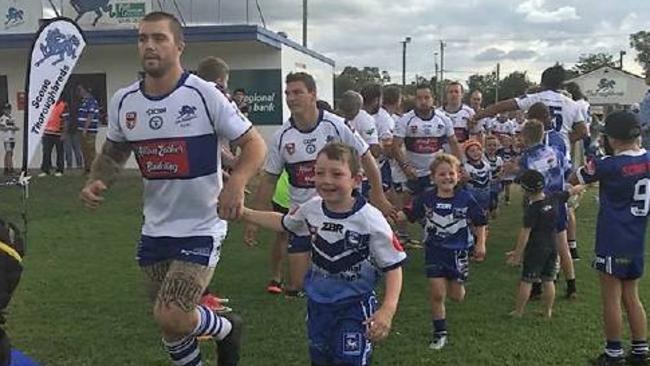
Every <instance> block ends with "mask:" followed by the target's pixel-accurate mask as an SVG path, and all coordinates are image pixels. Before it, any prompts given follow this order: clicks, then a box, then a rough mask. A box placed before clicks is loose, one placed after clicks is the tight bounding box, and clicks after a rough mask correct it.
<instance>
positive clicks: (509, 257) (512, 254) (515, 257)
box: [506, 250, 521, 267]
mask: <svg viewBox="0 0 650 366" xmlns="http://www.w3.org/2000/svg"><path fill="white" fill-rule="evenodd" d="M506 263H507V264H508V265H510V266H513V267H518V266H519V265H521V255H520V254H519V253H517V251H515V250H511V251H509V252H506Z"/></svg>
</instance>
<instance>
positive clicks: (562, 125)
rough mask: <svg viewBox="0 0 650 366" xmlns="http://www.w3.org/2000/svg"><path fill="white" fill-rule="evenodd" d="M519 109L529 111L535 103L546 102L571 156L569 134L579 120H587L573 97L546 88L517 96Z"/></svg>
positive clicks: (568, 155)
mask: <svg viewBox="0 0 650 366" xmlns="http://www.w3.org/2000/svg"><path fill="white" fill-rule="evenodd" d="M515 101H516V102H517V105H518V106H519V109H521V110H524V111H527V110H528V108H530V107H531V106H532V105H533V104H535V103H538V102H542V103H544V104H545V105H546V106H547V107H548V109H549V112H550V114H551V117H553V126H555V131H557V132H559V133H560V135H561V136H562V139H563V140H564V144H565V145H566V152H567V159H570V158H571V155H570V154H571V142H570V141H569V134H570V133H571V131H573V127H574V125H575V124H576V123H578V122H585V117H584V114H583V112H582V111H581V109H580V106H579V105H578V104H577V103H576V102H574V101H573V100H572V99H571V98H568V97H566V96H565V95H563V94H560V93H558V92H556V91H554V90H544V91H541V92H539V93H534V94H526V95H524V96H521V97H519V98H515Z"/></svg>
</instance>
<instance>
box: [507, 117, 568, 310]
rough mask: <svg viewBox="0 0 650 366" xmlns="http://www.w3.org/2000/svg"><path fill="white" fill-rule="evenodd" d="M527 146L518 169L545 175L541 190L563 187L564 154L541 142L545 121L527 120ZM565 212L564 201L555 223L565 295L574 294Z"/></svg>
mask: <svg viewBox="0 0 650 366" xmlns="http://www.w3.org/2000/svg"><path fill="white" fill-rule="evenodd" d="M521 135H522V138H523V140H524V144H525V145H526V148H525V149H524V150H523V152H522V154H521V158H520V159H519V167H520V169H521V171H522V172H523V171H525V170H528V169H532V170H536V171H538V172H540V173H542V175H543V176H544V180H545V182H546V185H545V186H544V193H546V194H547V195H550V194H553V193H555V192H562V191H564V185H565V181H564V175H565V172H566V170H567V166H568V163H567V160H566V156H565V155H563V154H562V153H561V152H559V151H558V150H557V149H555V148H553V147H550V146H547V145H544V143H543V139H544V125H543V124H542V122H540V121H538V120H529V121H527V122H526V123H524V126H523V128H522V131H521ZM566 228H567V213H566V204H562V205H560V206H559V213H558V220H557V225H556V232H557V250H558V255H559V256H560V266H561V268H562V272H563V273H564V277H565V279H566V297H567V298H569V299H573V298H575V297H576V293H577V289H576V281H575V270H574V267H573V261H572V259H571V253H570V251H569V245H568V243H567V236H566Z"/></svg>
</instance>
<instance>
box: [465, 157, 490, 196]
mask: <svg viewBox="0 0 650 366" xmlns="http://www.w3.org/2000/svg"><path fill="white" fill-rule="evenodd" d="M463 169H465V172H466V173H467V175H468V176H469V180H468V181H467V183H466V186H467V188H469V189H471V190H487V189H489V188H490V181H491V179H492V167H491V166H490V163H489V162H487V161H486V160H480V161H478V162H473V163H470V162H466V163H465V164H463Z"/></svg>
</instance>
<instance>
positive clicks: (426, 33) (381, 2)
mask: <svg viewBox="0 0 650 366" xmlns="http://www.w3.org/2000/svg"><path fill="white" fill-rule="evenodd" d="M185 1H190V2H191V0H185ZM197 1H198V0H194V2H195V3H196V2H197ZM210 2H211V3H213V4H215V3H216V5H212V6H214V7H220V9H221V15H220V16H218V17H219V20H220V21H221V22H224V23H241V22H245V21H246V15H245V14H246V10H245V9H246V2H247V1H246V0H216V1H214V0H211V1H210ZM219 2H220V3H221V4H220V5H219V4H218V3H219ZM248 2H249V13H248V14H249V15H248V19H249V22H251V23H259V22H260V17H259V15H258V14H259V13H258V11H257V8H256V4H255V0H249V1H248ZM258 2H259V5H260V8H261V10H262V14H263V16H264V18H265V21H266V26H267V27H268V28H269V29H270V30H273V31H283V32H286V33H287V34H288V35H289V38H291V39H293V40H295V41H297V42H301V40H302V0H258ZM193 6H195V7H196V6H200V5H196V4H194V5H193ZM217 11H218V10H217V9H216V8H215V12H217ZM308 13H309V18H308V19H309V22H308V24H309V28H308V46H309V48H311V49H313V50H315V51H317V52H319V53H322V54H324V55H326V56H328V57H330V58H332V59H334V60H335V62H336V71H337V72H340V71H341V70H342V69H343V67H345V66H348V65H351V66H357V67H363V66H377V67H379V68H380V69H381V70H387V71H389V73H390V75H391V76H392V78H393V81H395V82H399V81H400V80H401V72H402V71H401V70H402V44H401V43H400V41H402V40H404V39H405V37H407V36H409V37H411V42H410V43H409V44H408V45H407V61H406V64H407V82H408V81H409V80H413V78H414V76H415V75H416V74H417V75H424V76H426V77H431V76H432V75H433V72H434V68H435V66H434V65H435V61H434V60H435V58H436V55H435V52H439V47H440V40H444V42H445V44H446V47H445V65H444V67H445V69H446V71H445V77H446V78H449V79H454V80H461V81H464V80H466V79H467V77H468V76H469V75H471V74H473V73H477V72H481V73H486V72H490V71H492V70H495V69H496V64H497V62H498V63H500V64H501V75H503V76H505V75H507V74H508V73H510V72H512V71H527V72H528V74H529V76H530V78H531V80H533V81H538V80H539V75H540V74H541V71H542V70H543V69H544V68H546V67H548V66H551V65H553V64H554V63H555V62H561V63H563V64H564V65H565V66H566V67H567V68H570V67H571V66H573V64H574V63H575V62H576V61H577V59H578V57H579V56H580V55H581V54H588V53H596V52H608V53H612V54H614V55H615V56H616V59H617V60H618V55H619V51H621V50H623V51H626V52H627V54H626V55H625V56H624V62H623V65H624V69H626V70H627V71H631V72H634V73H637V74H641V73H642V70H641V67H640V66H639V65H638V63H636V62H635V61H634V57H635V56H636V55H635V53H634V51H633V50H632V49H631V48H630V46H629V34H631V33H634V32H636V31H638V30H643V29H644V27H643V25H642V20H643V19H644V18H645V17H644V15H647V14H650V1H648V0H615V1H610V0H574V1H568V0H565V1H560V0H523V1H514V0H455V1H450V0H399V1H395V0H308ZM646 24H647V23H646ZM649 28H650V27H648V26H646V28H645V29H649ZM438 58H439V55H438Z"/></svg>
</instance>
